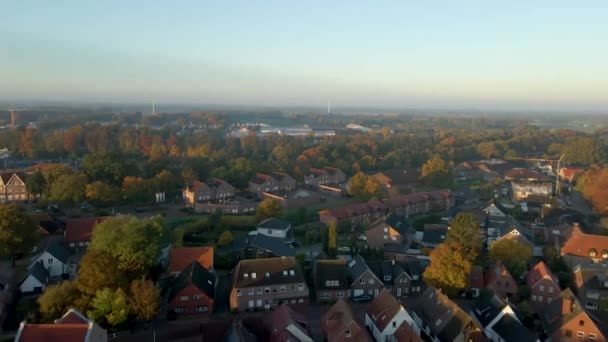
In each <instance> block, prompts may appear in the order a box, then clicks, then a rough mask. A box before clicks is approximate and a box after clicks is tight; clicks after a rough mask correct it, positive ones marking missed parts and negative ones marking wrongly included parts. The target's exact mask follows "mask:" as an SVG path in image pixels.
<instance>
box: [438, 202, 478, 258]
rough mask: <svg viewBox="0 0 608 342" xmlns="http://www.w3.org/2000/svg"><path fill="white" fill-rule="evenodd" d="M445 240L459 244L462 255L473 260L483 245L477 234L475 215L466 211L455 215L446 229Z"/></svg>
mask: <svg viewBox="0 0 608 342" xmlns="http://www.w3.org/2000/svg"><path fill="white" fill-rule="evenodd" d="M446 242H449V243H451V244H456V245H458V246H460V250H461V251H462V253H463V255H464V256H465V257H466V258H467V259H468V260H469V261H470V262H474V261H475V260H476V259H477V256H478V255H479V252H480V251H481V247H482V246H483V241H482V240H481V236H480V235H479V221H478V220H477V218H476V217H475V215H473V214H472V213H467V212H461V213H459V214H458V215H456V217H454V219H453V220H452V223H451V225H450V229H449V230H448V234H447V236H446Z"/></svg>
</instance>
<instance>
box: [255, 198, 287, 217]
mask: <svg viewBox="0 0 608 342" xmlns="http://www.w3.org/2000/svg"><path fill="white" fill-rule="evenodd" d="M279 215H281V204H280V203H279V202H278V201H275V200H272V199H270V198H267V199H265V200H263V201H262V202H260V204H258V207H257V209H256V211H255V216H256V219H257V220H258V221H262V220H265V219H267V218H271V217H277V216H279Z"/></svg>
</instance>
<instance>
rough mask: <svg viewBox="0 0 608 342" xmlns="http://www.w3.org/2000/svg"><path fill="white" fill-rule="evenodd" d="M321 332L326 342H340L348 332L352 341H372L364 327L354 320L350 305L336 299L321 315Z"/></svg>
mask: <svg viewBox="0 0 608 342" xmlns="http://www.w3.org/2000/svg"><path fill="white" fill-rule="evenodd" d="M321 330H322V331H323V334H324V335H325V337H326V338H327V341H328V342H334V341H340V340H341V339H342V338H343V337H345V333H346V332H347V331H350V333H351V337H350V339H351V340H352V341H362V342H368V341H369V342H371V341H372V339H371V337H370V336H369V334H368V333H367V330H365V327H364V326H362V325H360V324H359V323H358V322H357V320H356V319H355V314H354V313H353V310H352V309H351V307H350V305H348V303H347V302H346V301H345V300H343V299H338V301H337V302H336V303H335V304H334V305H332V306H331V308H329V310H328V311H327V312H326V313H325V315H323V318H322V319H321Z"/></svg>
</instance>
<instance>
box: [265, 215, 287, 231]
mask: <svg viewBox="0 0 608 342" xmlns="http://www.w3.org/2000/svg"><path fill="white" fill-rule="evenodd" d="M290 227H291V223H289V222H287V221H284V220H279V219H276V218H274V217H271V218H268V219H265V220H264V221H262V222H260V223H258V225H257V228H263V229H277V230H287V229H289V228H290Z"/></svg>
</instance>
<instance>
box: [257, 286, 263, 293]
mask: <svg viewBox="0 0 608 342" xmlns="http://www.w3.org/2000/svg"><path fill="white" fill-rule="evenodd" d="M256 292H257V294H259V295H261V294H262V288H261V287H258V289H257V290H256Z"/></svg>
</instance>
